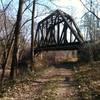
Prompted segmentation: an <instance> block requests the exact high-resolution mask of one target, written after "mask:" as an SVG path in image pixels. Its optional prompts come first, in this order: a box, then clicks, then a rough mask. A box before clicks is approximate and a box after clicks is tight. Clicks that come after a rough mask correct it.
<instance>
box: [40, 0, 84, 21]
mask: <svg viewBox="0 0 100 100" xmlns="http://www.w3.org/2000/svg"><path fill="white" fill-rule="evenodd" d="M39 1H40V2H41V3H43V4H44V3H45V4H46V5H48V6H49V7H50V8H51V9H53V10H56V9H61V10H62V11H64V12H66V13H68V14H69V15H71V16H72V17H73V18H74V19H75V20H76V21H77V22H78V21H79V20H80V18H81V17H82V15H83V11H84V7H83V5H82V4H81V2H80V0H52V3H50V2H48V1H49V0H39ZM56 5H57V6H56ZM44 17H45V16H42V17H41V18H39V19H38V20H41V19H42V18H44Z"/></svg>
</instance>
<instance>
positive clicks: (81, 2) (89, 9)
mask: <svg viewBox="0 0 100 100" xmlns="http://www.w3.org/2000/svg"><path fill="white" fill-rule="evenodd" d="M80 2H81V3H82V5H83V6H84V7H85V8H86V9H87V10H88V11H89V12H90V13H92V14H93V15H94V16H95V17H96V18H97V19H99V20H100V17H98V16H97V15H96V14H95V13H94V12H93V11H91V10H90V9H88V7H86V5H85V4H84V3H83V1H82V0H80Z"/></svg>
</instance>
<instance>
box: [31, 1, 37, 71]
mask: <svg viewBox="0 0 100 100" xmlns="http://www.w3.org/2000/svg"><path fill="white" fill-rule="evenodd" d="M35 2H36V0H34V1H33V8H32V24H31V70H33V65H34V16H35Z"/></svg>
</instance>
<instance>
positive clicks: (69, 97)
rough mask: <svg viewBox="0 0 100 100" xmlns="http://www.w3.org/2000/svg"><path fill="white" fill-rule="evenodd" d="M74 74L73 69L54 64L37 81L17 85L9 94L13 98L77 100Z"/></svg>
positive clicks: (16, 99)
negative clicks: (58, 66) (57, 66)
mask: <svg viewBox="0 0 100 100" xmlns="http://www.w3.org/2000/svg"><path fill="white" fill-rule="evenodd" d="M73 74H74V71H73V70H71V69H67V68H66V69H65V68H56V67H53V66H52V67H49V68H47V69H45V70H44V71H43V72H41V73H40V75H39V76H38V77H37V78H36V79H35V81H32V82H28V81H27V82H25V84H24V83H23V85H16V86H15V87H14V88H12V90H11V91H12V92H9V93H8V94H7V96H8V97H12V98H11V100H77V98H76V96H75V95H76V91H75V87H74V78H73ZM9 91H10V90H9ZM0 100H9V99H7V98H6V99H0Z"/></svg>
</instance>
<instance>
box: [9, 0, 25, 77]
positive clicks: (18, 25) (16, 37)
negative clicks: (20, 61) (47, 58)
mask: <svg viewBox="0 0 100 100" xmlns="http://www.w3.org/2000/svg"><path fill="white" fill-rule="evenodd" d="M24 2H25V1H24V0H19V8H18V13H17V20H16V24H15V30H14V48H13V55H12V64H11V72H10V78H11V79H14V74H15V72H16V70H15V69H16V67H17V52H18V40H19V35H20V28H21V20H22V10H23V4H24Z"/></svg>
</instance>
